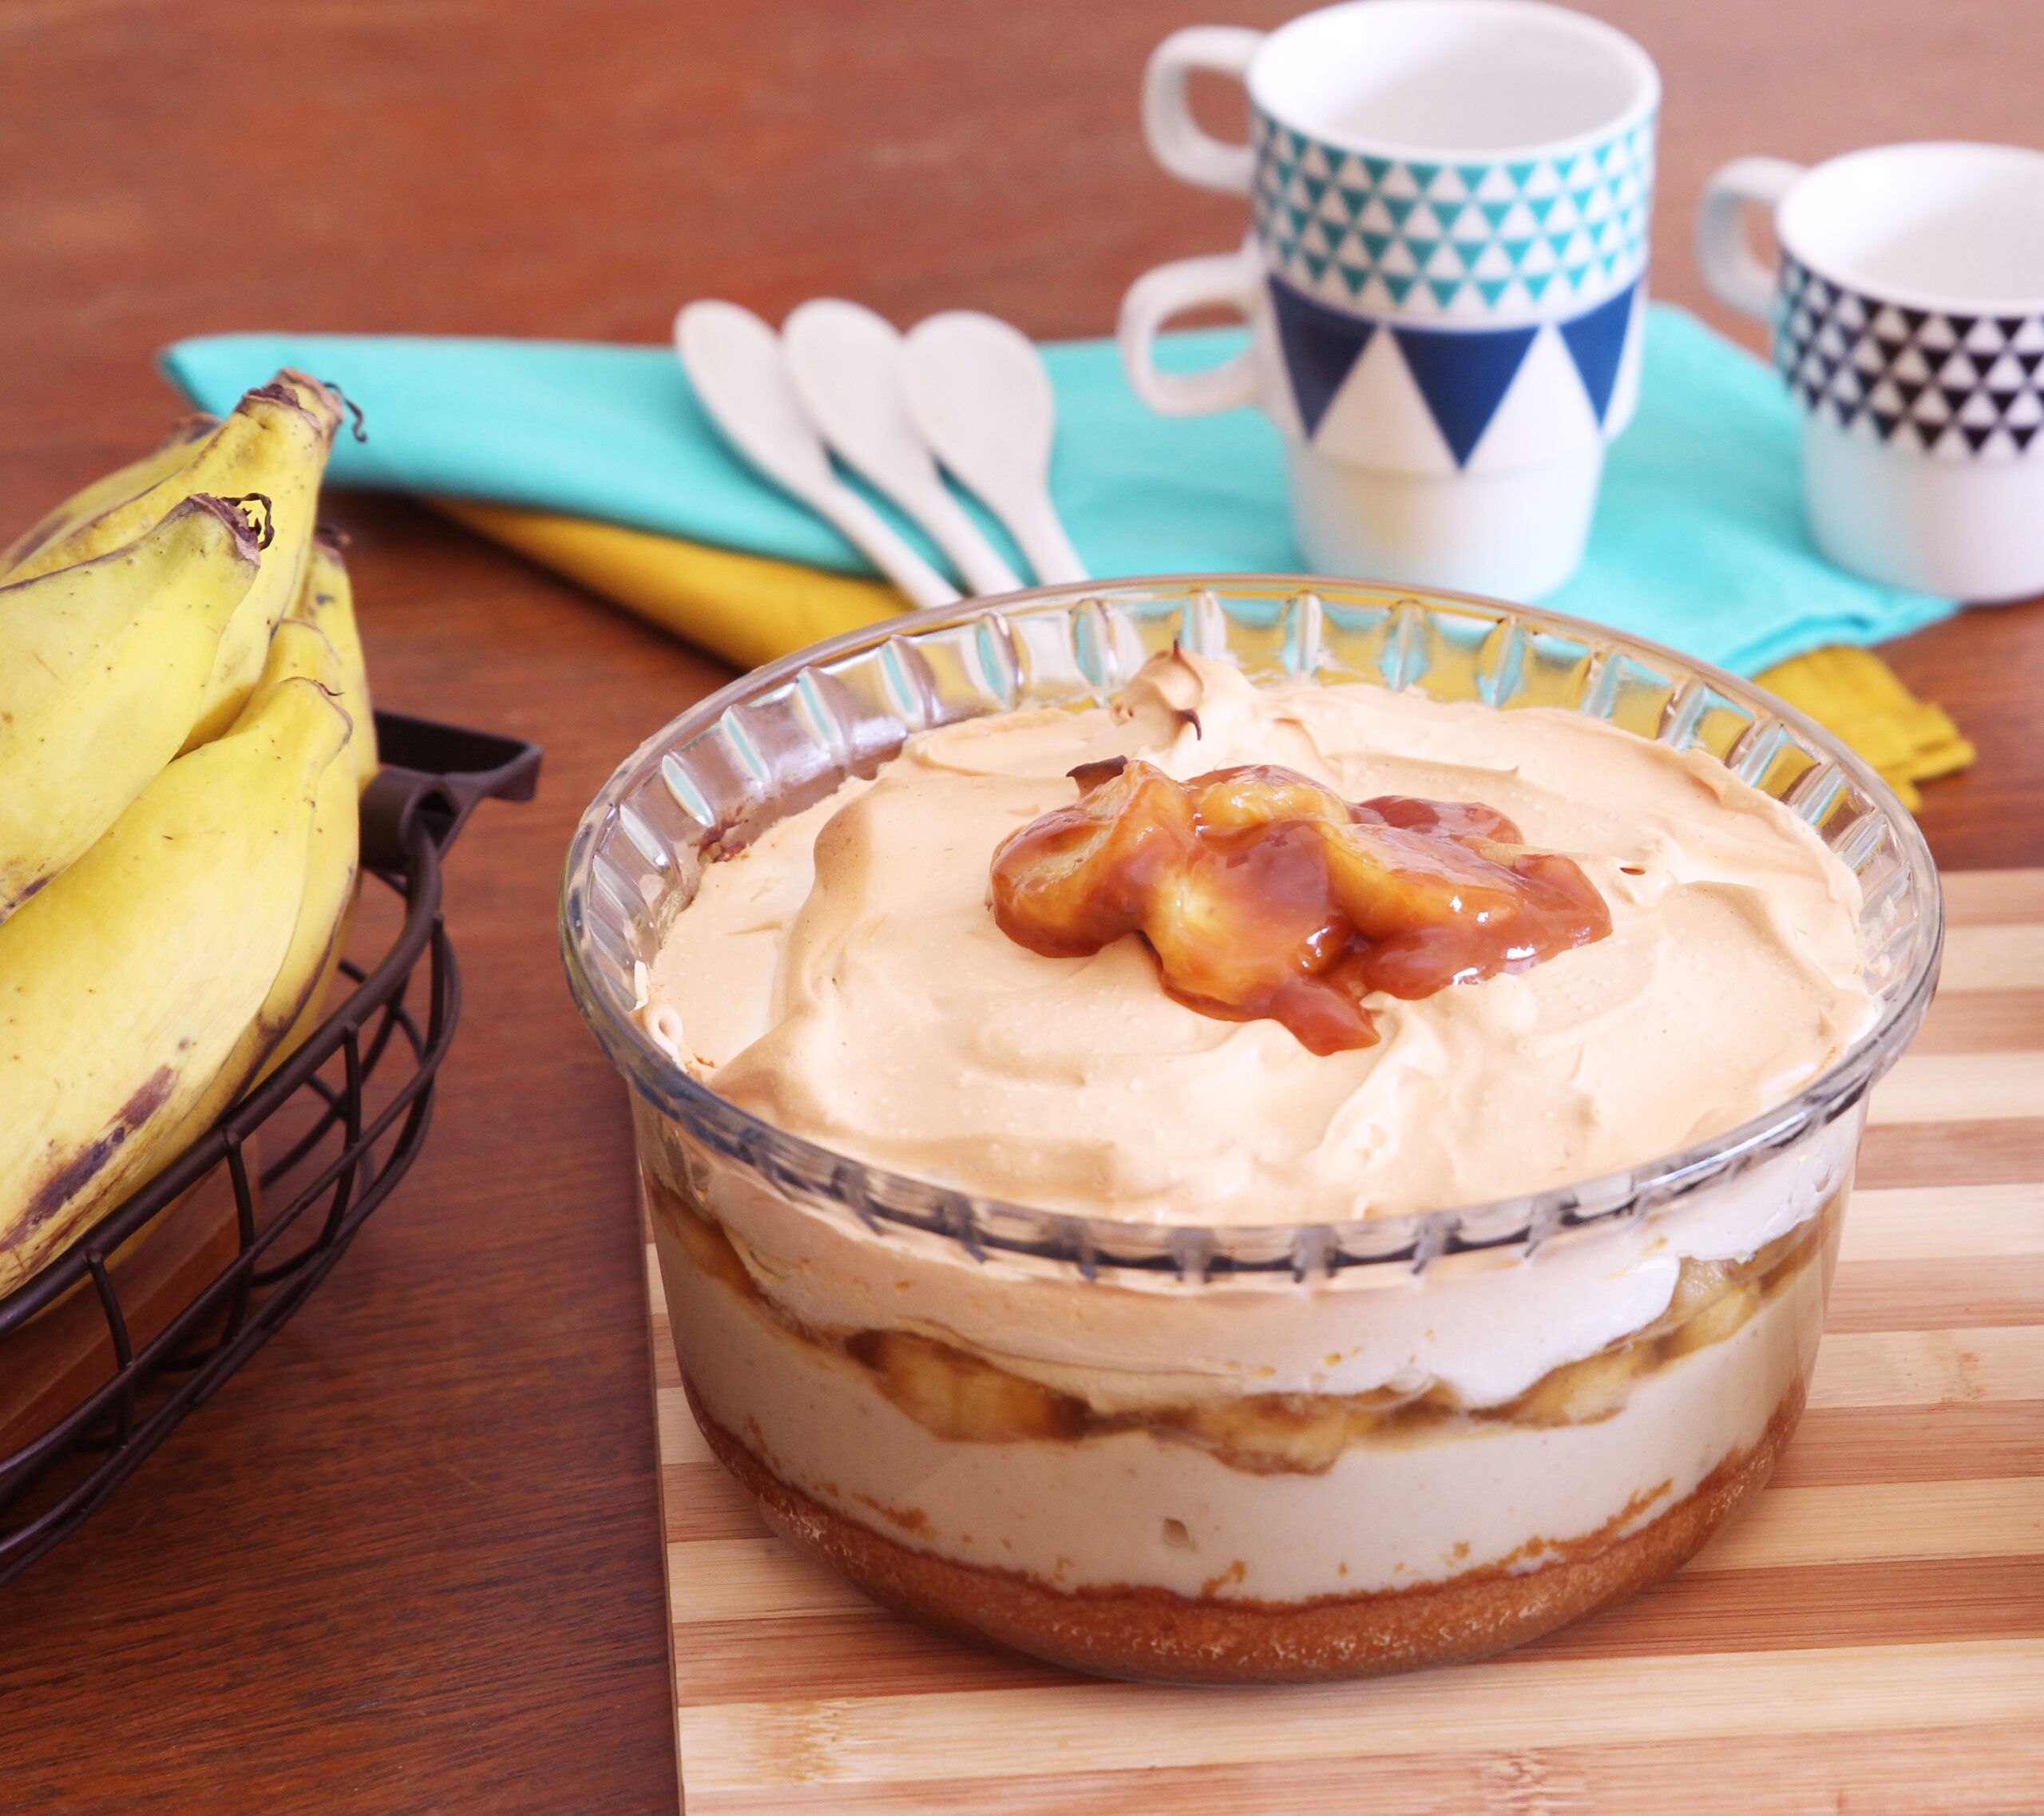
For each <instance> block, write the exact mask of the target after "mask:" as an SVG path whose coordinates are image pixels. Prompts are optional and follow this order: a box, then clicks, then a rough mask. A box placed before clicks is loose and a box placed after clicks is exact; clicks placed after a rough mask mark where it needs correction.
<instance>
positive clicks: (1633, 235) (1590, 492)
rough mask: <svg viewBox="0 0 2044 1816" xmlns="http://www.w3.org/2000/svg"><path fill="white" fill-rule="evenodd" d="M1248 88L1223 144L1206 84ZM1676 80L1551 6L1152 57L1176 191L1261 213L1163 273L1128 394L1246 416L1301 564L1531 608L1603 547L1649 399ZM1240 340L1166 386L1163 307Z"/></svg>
mask: <svg viewBox="0 0 2044 1816" xmlns="http://www.w3.org/2000/svg"><path fill="white" fill-rule="evenodd" d="M1195 69H1206V70H1211V71H1215V72H1218V73H1223V74H1226V75H1231V76H1235V77H1239V78H1241V79H1242V81H1243V82H1244V84H1245V85H1246V88H1247V89H1248V93H1249V102H1250V137H1249V141H1248V143H1246V145H1230V144H1226V143H1225V142H1223V141H1220V140H1218V139H1215V138H1214V137H1211V136H1210V135H1209V134H1207V133H1206V132H1205V131H1203V130H1202V129H1201V128H1200V127H1199V126H1198V125H1197V124H1195V123H1194V121H1193V119H1192V117H1191V114H1190V111H1189V109H1188V108H1187V106H1186V79H1187V77H1188V76H1189V75H1190V73H1191V72H1192V71H1194V70H1195ZM1659 101H1660V81H1659V77H1658V74H1657V73H1656V72H1655V69H1654V64H1653V61H1652V60H1651V59H1650V58H1649V57H1648V56H1647V55H1646V53H1645V52H1644V51H1643V50H1641V49H1640V48H1639V46H1638V45H1636V44H1634V42H1632V41H1631V40H1630V38H1626V36H1625V35H1624V34H1622V33H1620V32H1618V31H1616V30H1613V29H1612V28H1611V27H1610V26H1606V25H1604V24H1602V22H1598V21H1597V20H1594V19H1591V18H1586V17H1585V16H1584V15H1583V14H1577V13H1573V12H1570V11H1568V10H1566V9H1564V8H1562V7H1559V6H1548V5H1545V4H1543V3H1541V0H1351V3H1349V4H1347V5H1342V6H1330V7H1327V8H1325V9H1323V10H1321V11H1319V12H1315V13H1309V14H1305V15H1304V16H1303V17H1301V18H1297V19H1294V20H1293V21H1292V22H1290V23H1289V24H1288V25H1286V26H1282V27H1281V28H1280V29H1279V30H1277V31H1275V32H1273V33H1270V34H1263V33H1260V32H1254V31H1248V30H1240V29H1238V28H1234V27H1230V26H1194V27H1192V28H1190V29H1189V30H1184V31H1180V32H1176V33H1174V34H1172V35H1171V37H1170V38H1167V39H1166V40H1165V41H1164V42H1163V44H1161V45H1160V46H1158V48H1157V50H1156V51H1155V54H1153V55H1152V57H1151V60H1150V65H1149V69H1148V71H1147V74H1146V77H1145V81H1144V88H1143V125H1144V130H1145V133H1146V135H1147V138H1148V141H1149V144H1150V147H1151V151H1152V153H1154V154H1155V157H1157V160H1158V161H1159V163H1160V164H1162V165H1163V167H1164V168H1165V169H1167V171H1169V172H1171V174H1173V175H1174V176H1178V177H1181V178H1182V179H1183V180H1186V181H1187V182H1190V183H1194V184H1199V185H1201V186H1202V187H1205V188H1215V189H1221V190H1225V191H1227V192H1233V193H1237V194H1241V195H1244V196H1246V197H1247V198H1248V200H1249V203H1250V232H1249V236H1248V237H1247V239H1246V240H1245V242H1244V244H1243V245H1242V249H1241V250H1240V251H1239V252H1234V253H1229V254H1224V255H1220V256H1214V257H1208V258H1203V259H1190V260H1181V261H1179V262H1178V263H1177V264H1170V265H1165V266H1162V267H1160V268H1158V269H1157V270H1155V271H1153V272H1149V273H1147V275H1146V276H1143V278H1141V279H1139V280H1138V281H1137V283H1136V284H1135V285H1134V286H1133V287H1131V290H1130V291H1129V292H1128V295H1127V298H1126V299H1124V301H1123V306H1122V319H1121V331H1120V332H1121V343H1122V355H1123V361H1124V363H1125V364H1126V365H1127V369H1128V375H1129V379H1130V383H1131V385H1132V386H1133V387H1134V388H1135V391H1136V393H1137V395H1139V397H1141V398H1143V401H1144V402H1147V403H1148V404H1149V405H1150V406H1151V407H1152V408H1153V409H1156V410H1161V411H1163V412H1165V413H1167V414H1199V413H1203V412H1205V411H1208V410H1221V409H1230V408H1235V407H1238V406H1244V405H1258V406H1262V408H1264V409H1265V410H1267V411H1269V413H1270V415H1271V417H1272V418H1273V419H1274V421H1275V422H1277V424H1278V427H1279V429H1280V430H1281V432H1282V433H1283V434H1284V436H1285V441H1286V443H1287V447H1288V452H1289V464H1290V474H1291V482H1292V497H1293V515H1294V518H1295V521H1296V525H1297V532H1298V536H1299V541H1300V544H1301V549H1302V550H1303V552H1304V553H1305V557H1306V559H1307V561H1308V562H1309V564H1310V565H1313V567H1315V568H1317V569H1322V570H1324V571H1326V572H1329V573H1345V574H1356V575H1361V576H1365V577H1371V578H1375V579H1380V580H1389V581H1400V582H1409V583H1412V584H1415V585H1422V584H1424V585H1436V586H1448V587H1459V588H1464V589H1471V590H1475V591H1479V592H1486V593H1503V594H1505V595H1507V596H1508V597H1522V598H1524V597H1539V595H1541V594H1543V593H1547V592H1550V591H1551V590H1552V589H1555V587H1557V586H1559V585H1561V583H1562V582H1563V581H1565V580H1567V577H1569V575H1570V574H1571V573H1573V572H1574V570H1575V567H1576V565H1577V564H1578V563H1579V561H1581V559H1582V555H1583V545H1584V544H1585V542H1586V540H1587V538H1588V535H1589V528H1590V515H1591V513H1592V511H1593V510H1594V506H1595V502H1596V496H1597V487H1598V481H1599V479H1600V478H1601V476H1602V466H1603V450H1604V446H1605V443H1606V442H1607V441H1608V440H1609V439H1610V438H1611V437H1612V436H1613V435H1614V434H1617V433H1618V430H1620V429H1622V427H1623V426H1625V424H1626V422H1627V421H1628V420H1629V419H1630V416H1631V413H1632V407H1633V402H1634V398H1635V396H1636V395H1637V390H1638V362H1639V349H1640V336H1641V331H1642V323H1643V320H1644V311H1645V305H1646V268H1647V243H1648V241H1647V228H1648V221H1649V217H1650V213H1651V210H1652V205H1653V192H1654V127H1655V121H1656V117H1657V113H1658V106H1659ZM1216 305H1218V306H1220V307H1226V308H1230V309H1233V310H1234V311H1237V312H1238V313H1240V314H1241V315H1242V316H1243V317H1244V318H1245V319H1246V320H1247V321H1248V322H1249V323H1250V327H1251V329H1252V334H1251V344H1250V348H1249V350H1248V351H1246V352H1245V353H1244V354H1243V355H1241V356H1240V357H1239V358H1238V359H1235V360H1233V361H1230V362H1229V363H1226V364H1225V365H1223V366H1221V367H1216V368H1214V369H1211V370H1209V371H1203V372H1197V373H1190V374H1186V373H1170V372H1165V371H1160V370H1159V368H1158V367H1157V364H1156V362H1155V344H1154V343H1155V337H1156V335H1157V334H1158V332H1159V330H1160V329H1161V328H1162V327H1163V325H1164V324H1165V323H1166V322H1167V321H1168V320H1170V319H1171V318H1172V317H1174V316H1175V315H1180V314H1182V313H1184V312H1186V311H1190V310H1191V309H1194V308H1198V307H1214V306H1216Z"/></svg>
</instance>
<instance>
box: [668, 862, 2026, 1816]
mask: <svg viewBox="0 0 2044 1816" xmlns="http://www.w3.org/2000/svg"><path fill="white" fill-rule="evenodd" d="M1945 890H1946V899H1947V905H1948V907H1949V910H1950V914H1951V930H1950V935H1949V938H1948V942H1947V946H1946V950H1945V966H1944V979H1943V988H1942V989H1941V991H1940V993H1939V997H1938V999H1937V1001H1936V1002H1935V1004H1934V1005H1932V1008H1931V1014H1930V1018H1929V1020H1928V1021H1927V1024H1926V1025H1925V1027H1924V1029H1923V1035H1922V1037H1921V1038H1920V1039H1919V1041H1917V1043H1916V1045H1915V1047H1914V1048H1913V1049H1911V1053H1910V1054H1909V1056H1908V1057H1907V1058H1906V1059H1904V1060H1903V1062H1902V1064H1901V1065H1899V1067H1898V1068H1897V1069H1896V1070H1895V1072H1894V1073H1892V1074H1891V1076H1890V1077H1889V1078H1888V1080H1886V1081H1885V1082H1884V1084H1882V1085H1881V1087H1880V1090H1879V1092H1878V1093H1877V1095H1876V1099H1875V1101H1874V1105H1873V1111H1872V1119H1871V1126H1870V1128H1868V1134H1867V1138H1866V1142H1865V1144H1864V1148H1863V1149H1862V1152H1861V1157H1860V1190H1859V1192H1858V1193H1857V1194H1856V1196H1855V1198H1854V1199H1853V1203H1852V1211H1851V1214H1850V1215H1848V1218H1847V1219H1846V1226H1845V1239H1844V1251H1843V1254H1842V1256H1841V1259H1840V1264H1839V1269H1838V1275H1837V1281H1836V1288H1835V1291H1833V1294H1832V1305H1831V1320H1830V1325H1829V1329H1828V1334H1827V1335H1826V1337H1825V1338H1824V1348H1823V1351H1822V1354H1821V1358H1820V1361H1819V1362H1818V1366H1817V1373H1816V1381H1815V1383H1814V1385H1813V1387H1812V1393H1811V1396H1810V1402H1809V1411H1808V1414H1807V1415H1806V1416H1805V1418H1804V1421H1803V1424H1802V1428H1801V1430H1800V1433H1798V1435H1797V1437H1796V1440H1795V1441H1794V1443H1793V1444H1792V1445H1791V1446H1790V1448H1789V1453H1788V1455H1787V1456H1786V1457H1785V1459H1784V1461H1783V1462H1782V1465H1781V1469H1780V1471H1779V1473H1778V1474H1777V1477H1776V1479H1775V1481H1774V1483H1773V1485H1772V1486H1770V1487H1769V1489H1767V1491H1766V1493H1765V1494H1764V1495H1763V1496H1762V1497H1761V1499H1760V1500H1759V1501H1757V1503H1756V1504H1755V1505H1754V1506H1753V1508H1752V1509H1750V1510H1749V1512H1748V1513H1746V1515H1745V1517H1744V1518H1742V1519H1741V1520H1739V1521H1737V1522H1735V1523H1734V1524H1733V1525H1732V1526H1731V1527H1730V1528H1729V1529H1728V1530H1726V1531H1725V1532H1723V1533H1722V1534H1721V1535H1720V1536H1719V1537H1718V1538H1717V1540H1716V1541H1715V1542H1713V1544H1711V1545H1710V1546H1709V1548H1707V1549H1706V1550H1705V1552H1703V1554H1702V1555H1701V1556H1699V1557H1697V1559H1696V1560H1694V1561H1693V1563H1691V1564H1689V1567H1688V1568H1687V1569H1686V1570H1684V1571H1682V1572H1681V1573H1680V1574H1679V1575H1678V1576H1676V1577H1674V1579H1673V1580H1670V1581H1669V1582H1666V1583H1664V1584H1661V1585H1660V1586H1659V1587H1658V1588H1654V1589H1652V1590H1650V1591H1648V1592H1646V1594H1645V1595H1643V1596H1641V1597H1639V1598H1638V1600H1635V1601H1634V1602H1632V1603H1630V1604H1628V1605H1626V1607H1623V1608H1618V1609H1614V1610H1613V1611H1612V1612H1610V1613H1608V1614H1605V1615H1602V1616H1598V1617H1597V1618H1595V1619H1594V1620H1589V1621H1586V1622H1585V1623H1583V1624H1581V1625H1579V1626H1577V1627H1575V1628H1571V1629H1568V1630H1567V1631H1565V1632H1561V1633H1558V1634H1555V1635H1554V1636H1551V1637H1550V1638H1548V1639H1547V1640H1541V1641H1539V1642H1538V1643H1537V1644H1534V1645H1531V1646H1529V1647H1525V1648H1524V1649H1523V1650H1522V1651H1518V1652H1515V1653H1512V1654H1510V1655H1507V1656H1506V1657H1504V1658H1502V1659H1497V1660H1495V1661H1493V1662H1491V1663H1484V1664H1478V1665H1468V1666H1463V1667H1459V1668H1456V1669H1452V1670H1446V1671H1435V1672H1430V1673H1428V1674H1425V1675H1420V1676H1413V1677H1406V1678H1392V1679H1380V1680H1378V1681H1377V1682H1374V1683H1353V1684H1329V1685H1321V1686H1316V1687H1309V1688H1304V1689H1283V1690H1252V1691H1220V1690H1175V1689H1156V1688H1147V1687H1137V1686H1132V1685H1127V1684H1113V1683H1094V1682H1091V1681H1088V1680H1087V1679H1081V1678H1078V1677H1075V1676H1072V1675H1070V1674H1068V1673H1067V1672H1064V1671H1056V1670H1054V1669H1052V1667H1048V1666H1046V1665H1039V1664H1036V1663H1031V1662H1030V1661H1028V1660H1026V1659H1018V1658H1012V1657H1008V1656H1004V1655H1000V1654H997V1653H995V1652H992V1651H979V1650H976V1649H975V1648H973V1647H969V1646H967V1645H964V1644H959V1643H957V1642H954V1641H952V1640H945V1639H941V1638H939V1637H937V1636H934V1635H932V1634H929V1633H925V1632H923V1631H922V1630H921V1628H917V1627H914V1626H913V1625H911V1624H909V1623H907V1622H905V1621H903V1620H899V1619H897V1617H895V1616H893V1615H890V1614H887V1613H885V1612H882V1611H881V1610H880V1609H879V1608H875V1607H873V1605H872V1604H869V1603H868V1602H866V1600H863V1599H862V1597H861V1596H858V1594H857V1593H856V1592H854V1591H853V1590H851V1589H850V1588H846V1586H845V1585H843V1584H841V1583H840V1582H839V1581H838V1580H837V1579H836V1578H835V1577H834V1576H831V1575H830V1573H829V1572H826V1571H825V1570H823V1569H822V1568H821V1567H819V1566H818V1565H815V1564H810V1563H809V1562H807V1561H806V1560H804V1559H802V1558H801V1557H799V1556H797V1555H795V1554H794V1552H791V1551H790V1550H789V1549H788V1548H787V1547H786V1546H785V1545H784V1544H782V1541H781V1540H778V1539H777V1538H775V1537H774V1536H771V1535H770V1534H769V1533H768V1532H767V1530H766V1529H765V1528H764V1527H763V1525H761V1523H760V1521H759V1519H758V1518H757V1517H756V1516H755V1514H754V1513H753V1512H752V1509H751V1505H750V1503H749V1502H748V1501H747V1500H746V1498H745V1497H744V1496H743V1494H742V1493H740V1492H739V1489H738V1488H737V1487H736V1486H735V1485H734V1484H733V1483H732V1482H731V1481H729V1479H728V1478H727V1477H726V1476H725V1475H724V1473H723V1470H722V1469H720V1468H719V1466H718V1465H717V1464H716V1463H715V1461H713V1460H712V1458H711V1456H710V1453H709V1452H708V1450H707V1449H706V1448H705V1447H704V1445H703V1441H702V1440H701V1438H700V1437H698V1435H697V1434H696V1431H695V1426H694V1424H693V1423H692V1421H691V1419H690V1418H689V1414H688V1409H687V1405H686V1404H685V1402H683V1397H682V1390H681V1386H680V1381H679V1376H678V1374H677V1373H676V1371H675V1360H674V1349H673V1346H672V1344H671V1342H670V1341H669V1335H668V1330H667V1313H666V1309H665V1306H664V1302H663V1299H662V1297H661V1293H660V1280H659V1275H658V1273H657V1271H655V1269H654V1266H653V1259H652V1250H651V1249H650V1247H649V1248H648V1251H647V1266H648V1278H649V1280H650V1283H651V1300H652V1342H653V1356H654V1379H655V1383H656V1395H657V1399H658V1406H659V1419H660V1457H661V1465H662V1467H661V1470H660V1487H661V1505H662V1508H663V1511H664V1519H665V1525H666V1553H667V1607H668V1612H669V1615H670V1617H671V1636H672V1642H673V1663H674V1689H675V1728H676V1737H677V1740H678V1742H679V1749H680V1763H681V1773H682V1778H683V1785H684V1787H685V1789H684V1802H685V1804H686V1807H687V1810H688V1811H689V1813H690V1816H713V1813H715V1812H721V1811H745V1812H747V1813H748V1816H761V1813H764V1812H790V1813H792V1812H798V1811H800V1812H809V1813H820V1812H826V1811H827V1812H830V1813H831V1816H859V1813H862V1812H871V1813H878V1812H882V1811H884V1812H885V1813H886V1816H953V1813H955V1812H959V1811H966V1810H969V1811H971V1812H972V1813H973V1816H1052V1813H1058V1816H1067V1813H1069V1816H1081V1813H1083V1816H1101V1813H1106V1812H1114V1813H1116V1816H1123V1813H1127V1816H1151V1813H1156V1816H1166V1813H1168V1816H1264V1813H1269V1816H1313V1813H1317V1812H1328V1813H1333V1812H1337V1811H1338V1812H1341V1813H1343V1816H1349V1813H1351V1812H1354V1811H1357V1810H1372V1811H1381V1812H1384V1813H1386V1816H1431V1813H1434V1812H1439V1813H1441V1816H1467V1813H1468V1812H1472V1811H1483V1810H1505V1811H1511V1812H1516V1813H1521V1816H1533V1813H1534V1812H1539V1813H1541V1816H1547V1813H1550V1812H1551V1813H1554V1816H1560V1813H1563V1812H1567V1813H1569V1816H1590V1813H1602V1812H1611V1813H1614V1816H1690V1813H1695V1816H1704V1813H1705V1812H1709V1813H1711V1816H1716V1813H1717V1812H1721V1811H1725V1810H1740V1811H1742V1812H1771V1811H1775V1810H1798V1811H1800V1810H1824V1811H1834V1810H1845V1811H1852V1812H1856V1813H1858V1812H1868V1811H1891V1812H1895V1813H1896V1816H1930V1813H1932V1812H1945V1811H1980V1812H1988V1811H1991V1812H1994V1813H1996V1816H2003V1813H2009V1812H2018V1811H2025V1812H2037V1811H2044V870H2008V871H1997V872H1977V873H1973V874H1965V875H1956V876H1947V878H1945Z"/></svg>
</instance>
